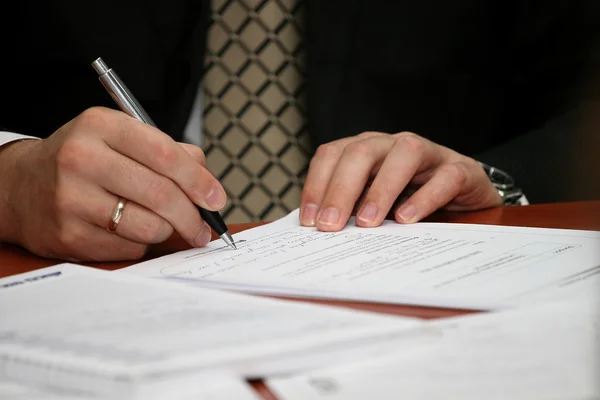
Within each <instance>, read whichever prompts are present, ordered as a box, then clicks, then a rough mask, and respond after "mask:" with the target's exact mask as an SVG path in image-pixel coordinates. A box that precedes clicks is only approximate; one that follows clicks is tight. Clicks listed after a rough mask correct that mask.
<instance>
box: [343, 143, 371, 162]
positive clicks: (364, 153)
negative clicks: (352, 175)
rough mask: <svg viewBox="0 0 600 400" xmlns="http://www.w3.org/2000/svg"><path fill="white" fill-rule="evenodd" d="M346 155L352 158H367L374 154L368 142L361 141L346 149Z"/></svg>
mask: <svg viewBox="0 0 600 400" xmlns="http://www.w3.org/2000/svg"><path fill="white" fill-rule="evenodd" d="M344 153H346V154H347V155H348V156H350V157H358V158H365V157H369V156H370V155H371V153H372V151H371V146H369V143H368V142H367V141H364V140H361V141H358V142H353V143H350V144H349V145H348V146H346V148H345V149H344Z"/></svg>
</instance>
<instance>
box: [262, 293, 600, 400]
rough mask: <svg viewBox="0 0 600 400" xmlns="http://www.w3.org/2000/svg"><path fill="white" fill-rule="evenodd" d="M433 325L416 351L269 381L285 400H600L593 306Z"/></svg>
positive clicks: (599, 322)
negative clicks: (427, 338) (432, 335)
mask: <svg viewBox="0 0 600 400" xmlns="http://www.w3.org/2000/svg"><path fill="white" fill-rule="evenodd" d="M595 307H598V305H595ZM431 325H433V326H436V327H437V328H438V329H440V335H439V336H438V337H437V338H435V339H433V340H431V341H430V342H429V343H428V344H422V345H421V346H419V347H416V348H413V349H412V350H409V351H405V350H403V351H401V352H395V353H394V354H391V355H388V356H387V357H384V358H376V359H371V360H368V361H366V362H362V363H354V364H349V365H346V366H342V367H334V368H328V369H323V370H320V371H315V372H310V373H306V374H302V375H299V376H293V377H288V378H276V379H269V380H268V381H267V386H269V387H270V388H271V390H272V391H274V392H275V394H276V395H277V398H278V399H280V400H321V399H322V400H342V399H343V400H359V399H361V400H362V399H367V398H370V399H378V400H386V399H461V400H462V399H464V400H469V399H473V400H475V399H477V400H479V399H486V400H487V399H491V400H494V399H523V400H525V399H526V400H537V399H540V400H541V399H544V400H549V399H557V400H558V399H561V400H567V399H579V400H581V399H598V398H600V312H599V311H598V309H597V308H594V307H593V306H592V307H589V306H588V307H582V306H581V305H579V304H577V305H569V304H563V305H559V304H548V305H546V304H544V305H543V306H536V307H525V308H522V309H519V310H509V311H499V312H493V313H486V314H475V315H472V316H467V317H457V318H449V319H446V320H441V321H439V322H438V321H435V322H432V323H431Z"/></svg>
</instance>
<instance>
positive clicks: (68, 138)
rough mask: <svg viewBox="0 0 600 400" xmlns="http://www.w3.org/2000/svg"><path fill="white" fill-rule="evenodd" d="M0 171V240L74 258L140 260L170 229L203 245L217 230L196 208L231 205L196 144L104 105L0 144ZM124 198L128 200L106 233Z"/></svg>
mask: <svg viewBox="0 0 600 400" xmlns="http://www.w3.org/2000/svg"><path fill="white" fill-rule="evenodd" d="M0 170H1V171H2V174H1V176H0V242H2V241H4V242H10V243H16V244H20V245H22V246H24V247H26V248H27V249H29V250H30V251H32V252H34V253H36V254H38V255H40V256H45V257H52V258H60V259H65V260H71V261H80V260H93V261H110V260H126V259H138V258H140V257H142V256H143V255H144V254H145V252H146V250H147V246H148V244H152V243H158V242H161V241H164V240H165V239H167V238H168V237H169V236H170V235H171V233H172V232H173V230H175V231H177V232H178V233H179V234H180V235H181V236H182V237H183V238H184V239H185V240H186V241H187V242H188V243H189V244H190V245H192V246H194V247H199V246H203V245H205V244H206V243H207V242H208V241H209V240H210V237H211V230H210V228H209V226H208V225H207V224H206V223H205V222H204V221H202V219H201V217H200V214H199V212H198V210H197V208H196V206H195V205H198V206H201V207H203V208H205V209H207V210H213V211H216V210H219V209H221V208H222V207H223V206H224V205H225V201H226V195H225V191H224V190H223V187H222V186H221V185H220V183H219V182H218V181H217V179H215V178H214V177H213V176H212V175H211V173H210V172H208V170H207V169H206V168H205V157H204V153H203V152H202V150H201V149H200V148H198V147H196V146H193V145H186V144H183V143H177V142H175V141H174V140H173V139H171V138H170V137H169V136H168V135H166V134H165V133H163V132H161V131H160V130H158V129H156V128H153V127H152V126H149V125H147V124H144V123H142V122H139V121H137V120H135V119H133V118H131V117H129V116H128V115H126V114H124V113H122V112H119V111H114V110H111V109H107V108H91V109H88V110H86V111H84V112H83V113H82V114H80V115H79V116H78V117H76V118H75V119H73V120H71V121H70V122H68V123H67V124H66V125H64V126H63V127H61V128H60V129H59V130H57V131H56V132H55V133H54V134H53V135H51V136H50V137H49V138H47V139H44V140H27V141H22V142H18V143H13V144H9V145H7V146H6V148H4V147H3V148H0ZM119 197H123V198H125V199H127V200H128V202H127V204H126V206H125V209H124V212H123V216H122V218H121V220H120V222H119V224H118V226H117V229H116V231H115V232H114V233H110V232H108V231H107V229H106V228H107V226H108V224H109V222H110V220H111V216H112V213H113V208H114V207H115V205H116V204H117V202H118V201H119Z"/></svg>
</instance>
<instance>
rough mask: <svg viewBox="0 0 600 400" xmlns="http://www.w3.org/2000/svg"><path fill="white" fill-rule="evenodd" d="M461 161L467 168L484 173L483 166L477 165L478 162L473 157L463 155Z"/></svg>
mask: <svg viewBox="0 0 600 400" xmlns="http://www.w3.org/2000/svg"><path fill="white" fill-rule="evenodd" d="M461 162H462V163H463V164H464V165H465V167H467V168H468V169H469V170H473V171H481V172H482V173H485V172H484V170H483V168H481V165H479V163H478V162H477V161H476V160H475V159H473V158H471V157H465V158H464V159H463V160H462V161H461Z"/></svg>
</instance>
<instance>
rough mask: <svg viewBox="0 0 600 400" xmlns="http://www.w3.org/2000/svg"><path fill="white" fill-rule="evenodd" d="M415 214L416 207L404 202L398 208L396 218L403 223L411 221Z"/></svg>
mask: <svg viewBox="0 0 600 400" xmlns="http://www.w3.org/2000/svg"><path fill="white" fill-rule="evenodd" d="M415 215H417V208H416V207H415V206H413V205H412V204H405V205H403V206H402V207H400V209H399V210H398V218H400V219H401V220H402V222H405V223H410V222H413V219H414V218H415Z"/></svg>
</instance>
